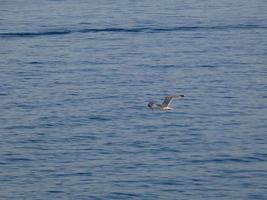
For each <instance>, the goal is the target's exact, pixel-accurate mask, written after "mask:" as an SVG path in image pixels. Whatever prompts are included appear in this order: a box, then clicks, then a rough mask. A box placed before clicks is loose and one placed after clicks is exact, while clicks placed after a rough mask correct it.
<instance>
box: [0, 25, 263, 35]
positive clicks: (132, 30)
mask: <svg viewBox="0 0 267 200" xmlns="http://www.w3.org/2000/svg"><path fill="white" fill-rule="evenodd" d="M266 28H267V27H263V26H259V25H227V26H181V27H167V28H165V27H163V28H153V27H152V28H151V27H137V28H116V27H114V28H112V27H111V28H85V29H80V30H68V29H63V30H53V31H43V32H9V33H8V32H7V33H0V37H7V38H9V37H40V36H55V35H67V34H72V33H98V32H112V33H145V32H147V33H161V32H177V31H196V30H200V31H211V30H214V31H216V30H228V29H230V30H231V29H233V30H234V29H266Z"/></svg>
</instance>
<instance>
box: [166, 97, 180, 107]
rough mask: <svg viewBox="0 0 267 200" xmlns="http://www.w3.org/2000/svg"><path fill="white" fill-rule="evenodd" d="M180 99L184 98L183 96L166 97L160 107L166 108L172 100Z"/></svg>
mask: <svg viewBox="0 0 267 200" xmlns="http://www.w3.org/2000/svg"><path fill="white" fill-rule="evenodd" d="M181 97H184V95H179V96H166V97H165V99H164V101H163V103H162V104H161V105H162V107H168V106H169V105H170V104H171V102H172V100H173V99H179V98H181Z"/></svg>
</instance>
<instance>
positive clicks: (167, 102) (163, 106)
mask: <svg viewBox="0 0 267 200" xmlns="http://www.w3.org/2000/svg"><path fill="white" fill-rule="evenodd" d="M182 97H184V95H178V96H166V97H165V99H164V101H163V103H161V104H158V103H155V102H153V101H151V102H149V103H148V105H147V106H148V107H149V108H150V109H152V110H171V109H172V108H171V107H169V106H170V104H171V102H172V100H173V99H180V98H182Z"/></svg>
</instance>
